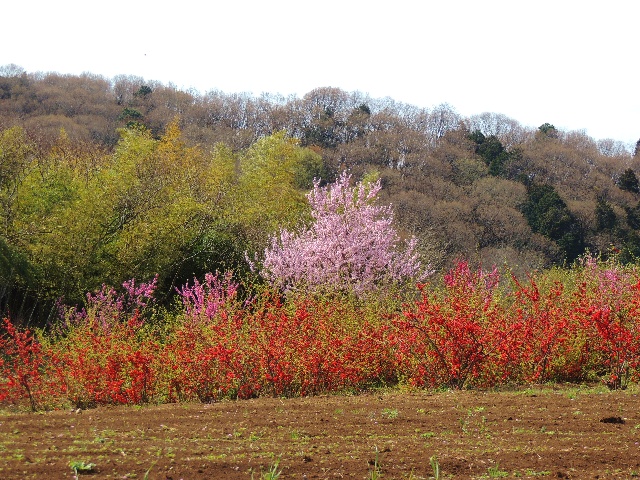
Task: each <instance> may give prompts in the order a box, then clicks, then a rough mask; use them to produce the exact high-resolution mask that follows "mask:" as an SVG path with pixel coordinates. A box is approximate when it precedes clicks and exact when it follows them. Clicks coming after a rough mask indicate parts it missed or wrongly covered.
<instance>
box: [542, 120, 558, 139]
mask: <svg viewBox="0 0 640 480" xmlns="http://www.w3.org/2000/svg"><path fill="white" fill-rule="evenodd" d="M538 131H539V132H540V133H542V134H543V135H545V136H546V137H556V136H557V135H558V130H556V127H555V126H553V125H552V124H550V123H543V124H542V125H540V126H539V127H538Z"/></svg>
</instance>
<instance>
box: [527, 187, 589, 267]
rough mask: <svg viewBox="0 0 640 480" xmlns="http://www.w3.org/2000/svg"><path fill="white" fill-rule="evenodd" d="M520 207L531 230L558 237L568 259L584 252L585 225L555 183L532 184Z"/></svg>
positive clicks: (552, 237)
mask: <svg viewBox="0 0 640 480" xmlns="http://www.w3.org/2000/svg"><path fill="white" fill-rule="evenodd" d="M520 208H521V211H522V214H523V215H524V216H525V218H526V219H527V222H528V223H529V226H530V227H531V230H533V231H534V232H535V233H539V234H541V235H544V236H545V237H548V238H550V239H551V240H554V241H555V242H556V243H557V244H558V246H559V247H560V249H561V251H562V253H563V257H564V259H565V260H567V261H573V260H575V259H576V258H578V256H579V255H580V254H582V253H583V251H584V235H583V232H582V229H581V227H580V225H579V224H578V222H577V220H576V218H575V217H574V215H573V214H572V213H571V212H570V211H569V208H568V207H567V204H566V203H565V202H564V200H562V198H561V197H560V195H559V194H558V192H556V190H555V188H553V186H551V185H547V184H543V185H537V184H531V185H529V186H528V187H527V201H526V202H525V203H524V204H523V205H521V207H520Z"/></svg>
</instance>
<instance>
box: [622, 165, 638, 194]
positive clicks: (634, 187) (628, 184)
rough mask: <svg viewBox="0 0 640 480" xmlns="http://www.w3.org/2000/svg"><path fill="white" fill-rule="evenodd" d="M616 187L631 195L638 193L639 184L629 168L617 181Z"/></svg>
mask: <svg viewBox="0 0 640 480" xmlns="http://www.w3.org/2000/svg"><path fill="white" fill-rule="evenodd" d="M617 183H618V187H620V189H621V190H626V191H628V192H632V193H640V182H638V177H637V176H636V174H635V172H634V171H633V170H632V169H631V168H627V169H626V170H625V171H624V173H623V174H622V175H620V178H619V179H618V182H617Z"/></svg>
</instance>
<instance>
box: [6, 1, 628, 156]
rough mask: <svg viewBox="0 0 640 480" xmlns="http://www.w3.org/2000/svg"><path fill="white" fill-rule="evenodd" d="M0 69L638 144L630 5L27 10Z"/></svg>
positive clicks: (66, 6)
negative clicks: (332, 95)
mask: <svg viewBox="0 0 640 480" xmlns="http://www.w3.org/2000/svg"><path fill="white" fill-rule="evenodd" d="M2 16H3V22H2V28H1V29H0V45H1V46H2V47H1V48H0V65H6V64H9V63H15V64H17V65H19V66H21V67H23V68H24V69H25V70H26V71H27V72H37V71H44V72H46V71H55V72H59V73H70V74H80V73H82V72H90V73H95V74H99V75H103V76H105V77H107V78H112V77H114V76H115V75H118V74H127V75H136V76H141V77H143V78H144V79H145V80H158V81H160V82H162V83H164V84H169V83H173V84H175V85H176V86H177V87H178V88H181V89H187V88H190V87H193V88H195V89H197V90H199V91H201V92H206V91H208V90H212V89H218V90H221V91H223V92H225V93H234V92H251V93H253V94H256V95H259V94H260V93H262V92H270V93H281V94H284V95H289V94H296V95H298V96H300V97H301V96H303V95H304V94H305V93H307V92H308V91H310V90H312V89H314V88H316V87H325V86H332V87H338V88H342V89H343V90H346V91H355V90H358V91H360V92H363V93H368V94H369V95H370V96H372V97H374V98H379V97H387V96H389V97H391V98H393V99H394V100H397V101H401V102H406V103H410V104H413V105H417V106H419V107H427V108H431V107H434V106H436V105H438V104H441V103H448V104H449V105H451V106H452V107H453V108H454V109H455V110H456V111H457V112H458V113H460V114H462V115H464V116H471V115H473V114H477V113H482V112H496V113H502V114H505V115H507V116H509V117H511V118H514V119H515V120H518V121H519V122H520V123H522V124H523V125H525V126H533V127H537V126H539V125H541V124H542V123H545V122H549V123H552V124H554V125H555V126H556V127H557V128H560V129H563V130H585V131H586V133H587V134H588V135H590V136H592V137H594V138H595V139H601V138H612V139H615V140H620V141H623V142H625V143H633V144H634V145H635V142H636V141H637V140H638V139H639V138H640V82H639V73H640V63H639V61H638V52H639V50H640V48H639V47H640V34H639V32H640V23H639V21H640V1H638V0H607V1H606V2H605V1H603V0H597V1H596V0H437V1H432V0H422V1H420V0H413V1H408V0H394V1H392V2H382V1H376V0H366V1H364V0H323V1H322V2H310V1H304V0H271V1H266V0H224V1H220V0H217V1H216V0H209V1H207V0H198V1H195V0H182V1H179V2H178V1H175V2H167V1H165V0H156V1H155V2H151V1H131V0H129V1H123V0H110V1H108V2H106V1H105V2H99V1H88V0H58V1H55V2H54V1H51V0H23V1H11V2H6V5H3V7H2Z"/></svg>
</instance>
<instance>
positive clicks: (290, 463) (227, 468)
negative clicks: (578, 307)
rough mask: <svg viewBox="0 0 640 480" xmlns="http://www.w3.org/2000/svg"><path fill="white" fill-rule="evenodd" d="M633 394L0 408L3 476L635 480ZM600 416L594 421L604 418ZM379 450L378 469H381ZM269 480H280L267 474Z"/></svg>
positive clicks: (372, 396) (417, 395) (544, 392)
mask: <svg viewBox="0 0 640 480" xmlns="http://www.w3.org/2000/svg"><path fill="white" fill-rule="evenodd" d="M639 406H640V404H639V397H638V390H637V389H636V390H634V391H631V390H627V391H624V392H608V391H600V390H597V389H593V388H590V389H580V388H578V387H562V388H555V389H554V388H544V389H542V388H540V389H527V390H523V391H511V392H470V391H455V392H437V393H428V392H401V391H398V390H394V391H382V392H375V393H368V394H363V395H359V396H321V397H311V398H297V399H278V398H260V399H255V400H240V401H225V402H220V403H216V404H206V405H205V404H180V405H161V406H145V407H141V408H140V407H101V408H96V409H90V410H84V411H69V410H67V411H51V412H45V413H27V412H25V411H16V410H15V409H11V408H8V407H7V408H4V409H3V410H0V479H25V478H38V479H40V478H50V479H63V478H74V477H75V473H74V471H73V470H72V469H71V467H70V462H85V463H86V464H89V463H92V464H95V466H94V467H93V468H92V470H91V472H87V473H86V474H83V475H80V478H86V479H87V480H89V479H91V478H95V479H101V478H109V479H125V478H138V479H142V478H145V474H146V473H147V472H149V473H148V476H147V478H149V479H161V480H170V479H172V480H178V479H184V480H187V479H209V478H211V479H217V478H224V479H236V478H237V479H250V478H251V475H252V473H251V472H252V471H253V472H254V473H253V475H254V478H256V479H257V478H262V476H261V475H262V473H265V472H267V471H268V469H269V468H270V467H272V466H273V465H274V463H275V462H276V461H277V459H278V458H279V459H280V463H279V468H280V469H281V470H282V474H281V476H280V478H282V479H284V478H295V479H303V478H307V479H312V478H318V479H334V478H359V479H365V478H375V475H374V470H375V469H376V468H378V472H379V473H381V474H382V478H389V479H391V478H397V479H401V478H414V479H420V478H429V477H432V476H433V470H432V467H431V466H430V462H429V459H430V457H432V456H435V457H437V459H438V462H439V465H440V471H441V478H460V479H463V478H497V477H510V478H513V477H521V478H534V477H536V478H537V477H545V476H546V477H547V478H576V479H578V478H580V479H581V478H630V477H635V476H638V475H640V445H639V442H640V413H639V408H638V407H639ZM605 419H608V421H606V422H603V420H605ZM376 450H377V452H378V453H377V463H376ZM274 478H275V477H274Z"/></svg>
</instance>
